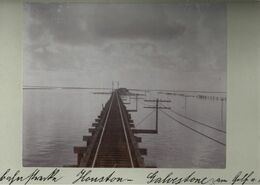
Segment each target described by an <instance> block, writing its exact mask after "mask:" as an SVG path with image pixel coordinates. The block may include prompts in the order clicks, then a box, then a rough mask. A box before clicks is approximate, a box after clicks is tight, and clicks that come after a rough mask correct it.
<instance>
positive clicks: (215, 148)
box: [23, 89, 226, 168]
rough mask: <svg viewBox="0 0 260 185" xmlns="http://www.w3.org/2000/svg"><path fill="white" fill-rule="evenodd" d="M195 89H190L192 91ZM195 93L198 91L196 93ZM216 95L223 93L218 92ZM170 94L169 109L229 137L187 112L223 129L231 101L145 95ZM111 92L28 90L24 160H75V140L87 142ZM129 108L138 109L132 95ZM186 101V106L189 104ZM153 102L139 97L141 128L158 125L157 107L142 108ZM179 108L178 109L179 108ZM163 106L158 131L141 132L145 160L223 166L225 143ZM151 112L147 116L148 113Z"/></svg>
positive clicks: (52, 162) (65, 162)
mask: <svg viewBox="0 0 260 185" xmlns="http://www.w3.org/2000/svg"><path fill="white" fill-rule="evenodd" d="M190 95H191V94H190ZM192 95H196V94H192ZM214 96H223V95H222V94H215V95H214ZM157 97H158V98H160V99H167V100H171V102H164V103H163V104H160V106H168V107H171V110H166V109H164V110H163V111H164V112H165V113H167V114H168V115H170V116H172V117H174V118H175V119H176V120H178V121H180V122H181V123H185V124H186V125H188V126H189V127H191V128H193V129H195V130H197V131H199V132H200V133H203V134H205V135H207V136H210V137H212V138H214V139H216V140H218V141H220V142H222V143H225V140H226V135H225V133H222V132H219V131H216V130H213V129H211V128H208V127H205V126H202V125H200V124H197V123H196V122H194V121H192V120H190V119H187V118H184V117H183V116H186V117H188V118H192V119H194V120H196V121H199V122H202V123H206V124H208V125H210V126H211V127H214V128H217V129H219V130H224V131H225V129H226V122H225V120H226V114H225V112H226V109H225V107H226V105H225V101H223V102H224V104H223V115H222V117H223V118H222V119H221V101H220V100H205V99H199V98H196V97H187V98H186V103H185V98H184V97H183V96H178V95H176V96H174V95H164V94H157V93H155V92H153V93H147V96H146V97H145V98H146V99H154V98H157ZM108 98H109V95H96V94H92V93H91V92H90V91H89V90H59V89H56V90H25V91H24V117H23V165H24V166H49V167H50V166H56V167H57V166H64V165H71V164H76V155H75V154H73V147H74V146H83V145H84V144H85V143H84V142H83V141H82V136H83V135H89V133H88V128H89V127H91V124H92V122H94V119H95V118H96V117H97V115H98V114H99V113H100V111H101V107H102V104H105V102H106V101H107V100H108ZM127 101H130V102H131V104H129V105H128V104H127V108H128V109H135V106H136V101H135V100H134V99H131V100H127ZM185 104H186V106H185ZM153 105H154V103H152V102H144V101H143V100H142V99H140V100H138V112H134V113H132V118H133V120H134V122H135V124H136V128H140V129H142V128H145V129H153V128H155V112H153V113H152V114H150V113H151V111H153V110H152V109H146V108H143V107H144V106H153ZM174 111H175V112H177V113H178V114H176V113H174ZM165 113H163V112H159V133H158V134H139V135H140V136H141V137H142V143H140V148H147V150H148V155H147V156H145V157H144V159H145V164H146V165H148V166H157V167H172V168H174V167H175V168H200V167H202V168H224V167H225V158H226V156H225V152H226V148H225V146H222V145H221V144H219V143H216V142H215V141H212V140H210V139H208V138H206V137H204V136H202V135H199V134H198V133H196V132H194V131H192V130H191V129H188V128H186V127H184V126H183V125H181V124H179V123H178V122H176V121H174V120H173V119H171V118H170V117H169V116H167V114H165ZM148 114H150V116H149V117H147V118H146V119H145V120H143V118H144V117H145V116H147V115H148Z"/></svg>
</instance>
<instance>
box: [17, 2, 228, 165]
mask: <svg viewBox="0 0 260 185" xmlns="http://www.w3.org/2000/svg"><path fill="white" fill-rule="evenodd" d="M226 24H227V23H226V4H224V3H171V4H151V3H149V4H148V3H138V4H127V3H98V4H93V3H64V2H63V3H26V4H24V40H23V47H24V50H23V53H24V54H23V55H24V57H23V156H22V157H23V166H24V167H94V168H98V167H106V168H133V167H134V168H220V169H223V168H225V167H226V137H227V133H226V101H227V99H226V83H227V79H226V78H227V25H226Z"/></svg>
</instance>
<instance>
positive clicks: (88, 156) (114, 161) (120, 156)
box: [74, 90, 146, 168]
mask: <svg viewBox="0 0 260 185" xmlns="http://www.w3.org/2000/svg"><path fill="white" fill-rule="evenodd" d="M96 121H97V122H98V123H95V124H94V125H95V128H92V129H90V131H91V132H92V136H90V137H88V140H87V147H81V148H79V147H78V149H76V150H75V149H74V151H75V152H76V153H78V166H80V167H84V166H87V167H118V168H120V167H121V168H124V167H125V168H133V167H144V162H143V158H142V156H141V155H142V154H145V153H146V151H145V152H144V153H142V152H141V151H144V149H141V150H140V149H139V148H138V142H140V141H141V139H140V138H137V137H135V136H134V135H133V132H132V130H131V127H133V124H130V122H131V118H130V115H129V114H128V112H127V110H126V107H125V105H124V104H123V102H122V100H121V98H120V94H119V92H118V91H117V90H116V91H114V92H113V93H112V95H111V97H110V99H109V101H108V102H107V103H106V105H105V107H104V109H103V110H102V112H101V114H100V116H99V118H98V119H96Z"/></svg>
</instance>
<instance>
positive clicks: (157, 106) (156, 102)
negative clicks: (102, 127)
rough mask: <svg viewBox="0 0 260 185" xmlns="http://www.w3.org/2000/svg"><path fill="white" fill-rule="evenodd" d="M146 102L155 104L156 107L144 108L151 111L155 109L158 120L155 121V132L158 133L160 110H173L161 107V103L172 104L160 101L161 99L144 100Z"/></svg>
mask: <svg viewBox="0 0 260 185" xmlns="http://www.w3.org/2000/svg"><path fill="white" fill-rule="evenodd" d="M144 101H145V102H155V106H148V107H144V108H150V109H155V110H156V118H155V119H156V120H155V132H156V133H158V130H159V126H158V110H159V109H171V108H170V107H159V102H171V100H160V99H158V98H157V99H155V100H144Z"/></svg>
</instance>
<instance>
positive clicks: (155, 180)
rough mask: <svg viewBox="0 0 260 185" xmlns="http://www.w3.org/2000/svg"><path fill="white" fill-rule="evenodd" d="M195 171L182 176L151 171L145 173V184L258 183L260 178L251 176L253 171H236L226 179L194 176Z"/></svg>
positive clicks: (211, 184) (232, 184) (233, 184)
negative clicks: (161, 174) (230, 177)
mask: <svg viewBox="0 0 260 185" xmlns="http://www.w3.org/2000/svg"><path fill="white" fill-rule="evenodd" d="M195 173H196V172H195V171H193V172H192V173H190V174H189V175H187V176H184V177H177V176H173V172H170V173H168V174H167V175H166V176H160V174H159V171H155V172H151V173H149V174H148V175H147V177H146V178H147V179H148V181H147V184H184V183H192V184H210V185H213V184H221V183H225V184H231V185H235V184H242V185H244V184H250V183H260V179H257V178H256V177H253V175H254V171H252V172H251V173H243V172H242V171H240V172H238V173H237V174H236V175H235V176H234V178H233V179H232V180H231V179H230V180H227V179H224V178H209V177H205V176H204V177H196V176H195Z"/></svg>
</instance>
